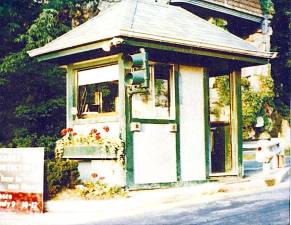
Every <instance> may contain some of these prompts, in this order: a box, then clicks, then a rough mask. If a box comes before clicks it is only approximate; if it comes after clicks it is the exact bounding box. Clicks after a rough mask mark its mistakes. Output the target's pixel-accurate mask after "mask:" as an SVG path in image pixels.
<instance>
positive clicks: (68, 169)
mask: <svg viewBox="0 0 291 225" xmlns="http://www.w3.org/2000/svg"><path fill="white" fill-rule="evenodd" d="M79 176H80V174H79V171H78V162H76V161H71V160H56V161H54V160H46V161H45V178H46V179H45V180H44V197H45V199H50V198H53V197H54V196H55V195H56V194H58V193H59V192H61V191H62V190H63V189H66V188H74V187H75V186H76V185H77V184H78V183H79V179H78V178H79Z"/></svg>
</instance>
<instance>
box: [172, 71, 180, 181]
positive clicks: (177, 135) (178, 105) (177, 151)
mask: <svg viewBox="0 0 291 225" xmlns="http://www.w3.org/2000/svg"><path fill="white" fill-rule="evenodd" d="M179 76H180V73H179V70H178V68H177V66H174V79H175V82H174V84H175V110H176V112H175V115H176V123H177V132H176V174H177V181H181V149H180V98H179Z"/></svg>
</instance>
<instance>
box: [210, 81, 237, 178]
mask: <svg viewBox="0 0 291 225" xmlns="http://www.w3.org/2000/svg"><path fill="white" fill-rule="evenodd" d="M231 96H232V94H231V82H230V76H229V75H224V76H218V77H210V78H209V111H210V118H209V119H210V128H211V132H210V152H211V154H210V161H211V163H210V166H211V170H210V171H211V174H217V173H223V174H225V173H230V172H231V171H232V170H233V165H234V163H233V159H234V157H233V155H234V154H233V149H232V129H231V127H232V126H231V121H232V118H231V117H232V115H231V111H232V110H231V105H232V100H231V98H232V97H231ZM211 174H210V175H211Z"/></svg>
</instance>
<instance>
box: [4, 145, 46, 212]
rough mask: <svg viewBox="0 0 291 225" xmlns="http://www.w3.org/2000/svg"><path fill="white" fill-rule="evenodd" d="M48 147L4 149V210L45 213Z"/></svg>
mask: <svg viewBox="0 0 291 225" xmlns="http://www.w3.org/2000/svg"><path fill="white" fill-rule="evenodd" d="M43 180H44V148H1V149H0V211H5V212H24V213H37V212H38V213H39V212H43Z"/></svg>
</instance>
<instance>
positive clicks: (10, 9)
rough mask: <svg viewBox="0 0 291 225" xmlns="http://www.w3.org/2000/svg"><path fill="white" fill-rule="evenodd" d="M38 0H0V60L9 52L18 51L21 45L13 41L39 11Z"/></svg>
mask: <svg viewBox="0 0 291 225" xmlns="http://www.w3.org/2000/svg"><path fill="white" fill-rule="evenodd" d="M40 6H41V5H40V4H39V3H38V1H32V0H1V4H0V27H1V29H0V40H1V42H0V62H1V60H2V58H3V57H4V56H6V55H8V54H9V53H13V52H17V51H19V50H20V49H21V48H22V47H23V45H21V44H20V43H17V42H15V39H16V38H17V36H18V35H19V34H21V33H24V32H25V31H26V29H27V28H28V27H29V26H30V25H31V23H32V21H33V20H34V19H35V18H36V17H37V15H38V13H39V12H40Z"/></svg>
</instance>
